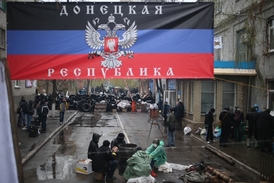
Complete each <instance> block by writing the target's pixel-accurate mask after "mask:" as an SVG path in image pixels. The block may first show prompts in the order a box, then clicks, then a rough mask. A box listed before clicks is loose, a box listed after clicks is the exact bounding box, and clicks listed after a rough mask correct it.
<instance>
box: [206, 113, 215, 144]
mask: <svg viewBox="0 0 274 183" xmlns="http://www.w3.org/2000/svg"><path fill="white" fill-rule="evenodd" d="M214 112H215V109H214V108H211V109H210V110H209V111H208V112H207V113H206V115H205V124H207V133H206V142H207V143H208V144H209V143H210V141H211V142H213V130H212V123H213V121H214V119H213V114H214Z"/></svg>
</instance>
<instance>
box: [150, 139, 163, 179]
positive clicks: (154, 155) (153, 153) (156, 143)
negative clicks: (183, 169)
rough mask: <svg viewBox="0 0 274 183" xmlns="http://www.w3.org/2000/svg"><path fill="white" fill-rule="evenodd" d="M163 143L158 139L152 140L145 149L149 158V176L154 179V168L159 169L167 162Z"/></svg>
mask: <svg viewBox="0 0 274 183" xmlns="http://www.w3.org/2000/svg"><path fill="white" fill-rule="evenodd" d="M164 144H165V143H164V142H163V141H162V140H159V139H154V140H153V142H152V144H151V145H150V146H149V147H148V148H147V149H146V153H147V154H148V155H149V157H150V158H151V163H150V166H151V176H153V177H156V176H157V174H156V173H155V171H154V167H156V168H157V167H159V166H160V165H162V164H165V162H166V161H167V158H166V151H165V149H164V148H163V146H164Z"/></svg>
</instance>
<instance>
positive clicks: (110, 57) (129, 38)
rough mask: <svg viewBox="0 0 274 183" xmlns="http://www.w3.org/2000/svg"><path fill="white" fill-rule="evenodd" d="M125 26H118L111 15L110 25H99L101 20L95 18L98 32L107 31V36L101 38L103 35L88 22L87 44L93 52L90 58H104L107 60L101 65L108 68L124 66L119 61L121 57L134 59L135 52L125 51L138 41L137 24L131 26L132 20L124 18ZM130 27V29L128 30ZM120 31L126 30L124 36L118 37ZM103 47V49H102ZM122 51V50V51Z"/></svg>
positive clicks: (109, 18) (94, 22)
mask: <svg viewBox="0 0 274 183" xmlns="http://www.w3.org/2000/svg"><path fill="white" fill-rule="evenodd" d="M123 20H124V23H125V24H126V25H123V24H117V23H116V22H115V17H114V16H113V15H112V14H111V15H110V16H109V17H108V23H106V24H99V21H100V19H99V18H95V19H94V20H93V21H92V22H93V25H94V26H96V25H97V24H99V25H98V27H97V29H98V30H105V31H106V34H105V36H104V37H103V38H101V34H100V33H99V32H98V31H97V30H96V29H95V28H94V27H93V26H92V25H91V23H90V22H89V21H88V23H87V25H86V42H87V44H88V45H89V47H90V48H92V49H93V51H91V52H89V58H91V57H93V56H94V55H97V56H99V55H100V56H102V57H103V58H104V59H105V60H103V61H102V62H101V65H102V66H103V67H106V68H116V67H120V66H121V65H122V61H121V60H118V59H119V57H121V56H126V55H128V57H129V58H132V57H133V54H134V53H133V51H129V50H125V49H128V48H130V47H132V46H133V44H134V43H135V42H136V40H137V26H136V25H135V22H133V23H132V24H131V25H130V20H129V19H128V18H124V19H123ZM126 26H128V29H126ZM118 30H124V32H123V33H122V36H121V37H119V36H118V35H117V31H118ZM102 47H103V49H102ZM120 49H122V50H120Z"/></svg>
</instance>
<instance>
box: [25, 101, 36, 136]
mask: <svg viewBox="0 0 274 183" xmlns="http://www.w3.org/2000/svg"><path fill="white" fill-rule="evenodd" d="M26 112H27V131H28V132H29V131H30V123H31V120H32V116H33V114H34V108H33V101H32V100H30V101H29V104H28V105H27V111H26Z"/></svg>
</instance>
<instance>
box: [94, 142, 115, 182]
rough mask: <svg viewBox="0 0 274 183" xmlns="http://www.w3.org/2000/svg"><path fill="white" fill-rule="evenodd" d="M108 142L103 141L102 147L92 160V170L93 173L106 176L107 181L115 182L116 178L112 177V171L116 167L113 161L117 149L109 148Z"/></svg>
mask: <svg viewBox="0 0 274 183" xmlns="http://www.w3.org/2000/svg"><path fill="white" fill-rule="evenodd" d="M109 145H110V142H109V141H108V140H105V141H104V142H103V145H102V146H101V147H100V148H99V149H98V152H97V154H96V155H95V156H94V158H93V160H92V170H93V171H94V172H100V173H103V174H104V175H106V176H107V177H106V179H107V180H115V179H116V177H114V176H113V174H114V171H115V169H116V167H117V165H118V162H117V161H116V160H115V158H116V152H117V150H118V148H117V147H114V148H112V150H111V149H110V148H109Z"/></svg>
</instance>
